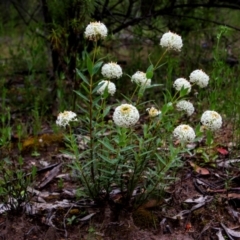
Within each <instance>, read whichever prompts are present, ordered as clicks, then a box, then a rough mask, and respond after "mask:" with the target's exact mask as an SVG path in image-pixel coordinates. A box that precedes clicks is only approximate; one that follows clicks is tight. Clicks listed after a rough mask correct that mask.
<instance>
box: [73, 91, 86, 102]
mask: <svg viewBox="0 0 240 240" xmlns="http://www.w3.org/2000/svg"><path fill="white" fill-rule="evenodd" d="M74 92H75V93H76V94H77V95H78V96H79V97H80V98H82V99H84V100H85V101H86V102H89V99H88V98H87V97H86V96H84V95H83V94H82V93H80V92H79V91H74Z"/></svg>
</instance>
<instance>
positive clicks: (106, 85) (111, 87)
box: [97, 80, 116, 96]
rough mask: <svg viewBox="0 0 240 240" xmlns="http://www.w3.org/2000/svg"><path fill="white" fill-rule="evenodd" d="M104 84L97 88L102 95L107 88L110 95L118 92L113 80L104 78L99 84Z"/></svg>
mask: <svg viewBox="0 0 240 240" xmlns="http://www.w3.org/2000/svg"><path fill="white" fill-rule="evenodd" d="M100 84H102V86H101V87H100V88H99V89H98V90H97V93H98V94H100V95H102V94H104V91H105V89H106V88H107V91H108V93H109V94H110V95H112V96H113V95H114V93H115V92H116V86H115V84H114V83H113V82H110V81H106V80H103V81H101V82H100V83H99V84H98V85H100Z"/></svg>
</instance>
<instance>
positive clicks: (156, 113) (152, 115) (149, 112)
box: [146, 107, 161, 118]
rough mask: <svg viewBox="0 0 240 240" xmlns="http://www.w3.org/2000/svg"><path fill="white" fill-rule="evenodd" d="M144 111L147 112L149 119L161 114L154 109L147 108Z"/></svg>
mask: <svg viewBox="0 0 240 240" xmlns="http://www.w3.org/2000/svg"><path fill="white" fill-rule="evenodd" d="M146 111H147V112H148V114H149V117H152V118H153V117H156V116H158V115H160V114H161V111H159V110H158V109H156V108H155V107H151V108H147V109H146Z"/></svg>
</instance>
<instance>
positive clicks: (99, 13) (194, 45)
mask: <svg viewBox="0 0 240 240" xmlns="http://www.w3.org/2000/svg"><path fill="white" fill-rule="evenodd" d="M0 9H1V14H0V24H1V25H0V26H1V28H0V74H1V85H4V86H7V87H8V88H11V87H12V86H16V81H17V80H16V79H18V80H19V79H20V81H22V82H23V83H24V86H23V87H24V89H28V92H29V94H28V96H27V97H26V101H25V104H23V105H22V107H23V109H24V108H25V109H26V108H29V107H30V106H32V105H34V104H35V106H36V105H37V108H38V109H39V108H42V107H43V108H44V109H43V110H42V114H43V113H45V112H46V111H47V110H49V109H50V110H51V111H52V109H55V110H56V111H59V110H63V109H65V108H66V106H67V105H68V103H67V102H64V101H65V100H63V99H64V96H67V95H68V98H71V97H69V90H72V89H73V88H74V84H76V83H79V82H78V81H80V80H79V79H76V74H75V69H76V67H78V68H84V66H83V65H82V61H81V59H82V51H83V50H84V48H87V49H88V50H89V51H90V50H91V47H92V45H91V43H88V42H87V41H86V40H85V39H84V35H83V33H84V29H85V27H86V25H87V24H88V23H89V22H91V21H101V22H103V23H105V25H106V26H107V28H108V30H109V36H108V38H107V40H106V41H104V42H103V43H102V46H103V48H102V49H103V50H102V51H101V52H100V53H99V54H100V57H101V56H104V57H106V56H107V58H106V61H108V60H109V61H117V62H118V63H120V64H121V65H122V66H123V68H124V72H128V73H129V74H133V73H134V72H135V71H136V70H141V71H145V69H146V68H147V66H148V65H149V56H150V58H151V60H154V59H156V58H158V57H159V55H160V54H161V51H162V50H161V49H160V48H159V39H160V37H161V35H162V34H163V33H164V32H166V31H168V30H171V31H173V32H176V33H178V34H179V35H181V36H182V38H183V42H184V48H183V50H182V53H181V54H180V57H179V55H178V56H177V57H175V56H174V54H173V55H169V56H168V57H167V61H166V64H167V65H166V66H167V67H165V68H164V69H162V68H161V69H159V70H158V71H156V74H155V76H154V79H153V81H155V82H158V83H159V81H160V83H164V84H165V87H166V88H168V87H169V86H171V84H172V80H173V79H174V78H176V77H180V76H185V77H187V76H189V73H190V72H191V71H192V70H193V69H194V68H200V69H204V70H205V71H208V70H209V69H210V71H212V70H213V69H214V66H213V62H214V58H215V56H214V51H215V50H216V44H217V35H218V34H219V32H220V31H221V26H226V27H228V31H227V33H225V34H224V35H223V36H222V38H221V41H220V43H219V44H220V46H218V50H219V51H218V57H219V59H220V60H221V62H222V64H226V68H228V67H236V66H238V60H239V52H240V51H239V44H240V42H239V38H240V14H239V10H240V1H192V0H178V1H167V0H164V1H160V0H157V1H143V0H129V1H122V0H116V1H112V0H111V1H109V0H104V1H102V0H100V1H93V0H64V1H55V0H48V1H47V0H41V1H40V0H31V1H30V0H24V1H23V0H21V1H20V0H18V1H17V0H4V1H3V0H2V1H1V3H0ZM149 54H151V55H149ZM208 73H209V72H208ZM209 74H210V75H211V72H210V73H209ZM127 81H128V78H127V77H126V76H125V77H123V79H122V81H121V83H119V82H118V83H117V84H118V85H119V86H118V87H120V88H121V84H122V85H124V86H125V83H127ZM17 82H19V81H17ZM34 87H35V88H34ZM46 89H48V91H47V92H46ZM18 90H19V88H18ZM18 90H17V91H18ZM41 90H43V91H41ZM14 91H15V90H14ZM36 91H38V92H41V97H39V95H38V98H36V96H37V95H35V93H36ZM30 92H32V95H30ZM44 92H45V93H44ZM49 92H51V93H52V94H51V96H50V95H49ZM10 95H11V97H10V98H13V96H12V94H10ZM17 95H18V93H16V95H15V96H17ZM60 95H61V99H60ZM21 98H22V96H21ZM19 99H20V97H19V96H18V98H15V99H11V101H12V102H14V101H15V103H17V104H18V103H19ZM68 100H69V99H68ZM71 101H74V100H70V102H71ZM53 102H55V103H56V102H57V104H56V105H57V106H55V105H54V106H53V107H52V103H53Z"/></svg>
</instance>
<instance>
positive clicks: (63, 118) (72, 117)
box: [56, 111, 77, 127]
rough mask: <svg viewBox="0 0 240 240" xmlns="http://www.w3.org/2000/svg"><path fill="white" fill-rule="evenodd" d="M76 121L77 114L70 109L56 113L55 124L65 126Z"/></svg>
mask: <svg viewBox="0 0 240 240" xmlns="http://www.w3.org/2000/svg"><path fill="white" fill-rule="evenodd" d="M73 121H77V114H76V113H74V112H72V111H64V112H62V113H59V114H58V117H57V120H56V124H57V125H58V126H62V127H66V126H67V125H69V123H70V122H73Z"/></svg>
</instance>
